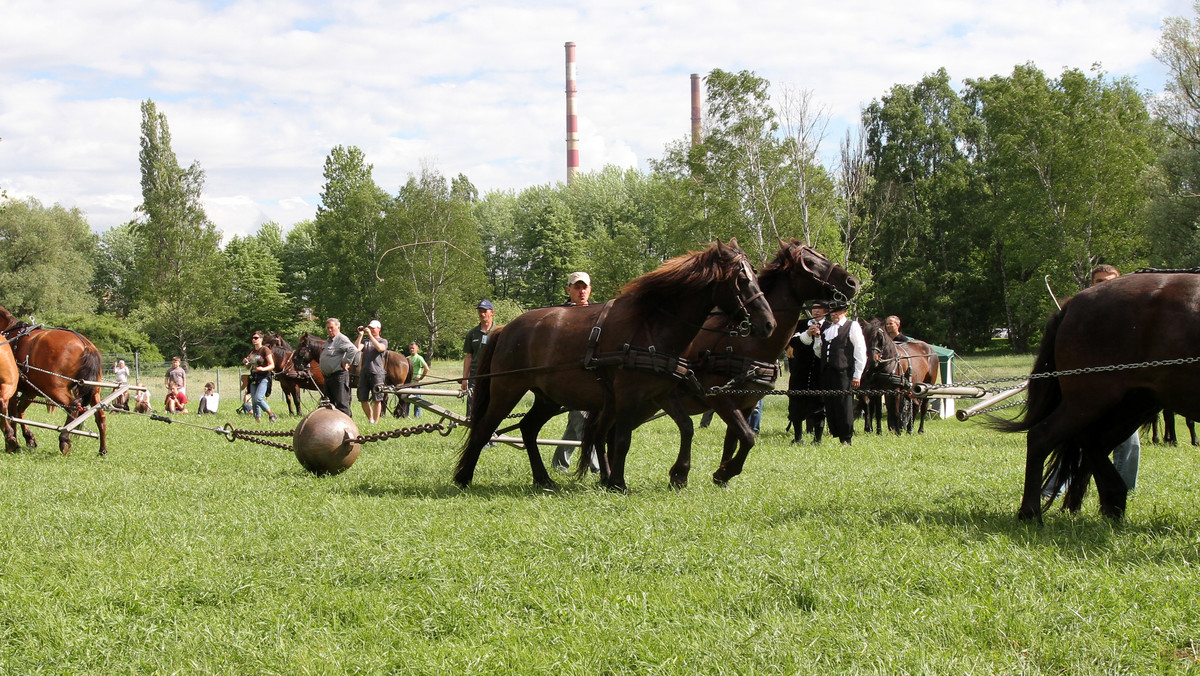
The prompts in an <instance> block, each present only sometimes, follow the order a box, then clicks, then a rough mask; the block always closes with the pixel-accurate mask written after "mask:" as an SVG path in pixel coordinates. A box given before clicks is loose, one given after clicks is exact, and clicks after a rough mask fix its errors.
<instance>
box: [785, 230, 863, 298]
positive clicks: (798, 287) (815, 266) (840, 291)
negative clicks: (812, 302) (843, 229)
mask: <svg viewBox="0 0 1200 676" xmlns="http://www.w3.org/2000/svg"><path fill="white" fill-rule="evenodd" d="M779 244H780V249H779V253H777V254H776V255H775V260H774V261H772V262H771V265H769V266H768V270H770V269H776V270H778V271H780V272H788V271H791V270H795V269H796V268H799V269H801V270H803V271H804V272H807V273H808V275H807V277H805V276H801V275H791V276H790V278H791V280H792V290H793V293H794V294H795V295H796V298H797V299H810V298H821V299H825V300H834V301H843V302H845V301H849V300H850V299H851V298H853V297H854V295H855V294H857V293H858V288H859V281H858V278H857V277H855V276H854V275H852V274H850V272H849V271H848V270H846V268H844V267H842V266H841V265H838V264H837V263H834V262H833V261H831V260H829V259H828V258H826V257H825V255H824V254H822V253H821V252H819V251H817V250H816V249H814V248H812V247H811V246H809V245H807V244H805V243H803V242H801V241H800V240H798V239H795V238H793V239H792V240H791V241H790V242H785V241H784V240H783V239H780V240H779Z"/></svg>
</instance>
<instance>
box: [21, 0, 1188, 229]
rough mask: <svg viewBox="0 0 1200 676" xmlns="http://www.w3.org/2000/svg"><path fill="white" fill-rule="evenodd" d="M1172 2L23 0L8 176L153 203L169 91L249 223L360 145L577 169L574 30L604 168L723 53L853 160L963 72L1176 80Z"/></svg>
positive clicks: (227, 195) (106, 213)
mask: <svg viewBox="0 0 1200 676" xmlns="http://www.w3.org/2000/svg"><path fill="white" fill-rule="evenodd" d="M1166 16H1188V17H1190V16H1192V6H1191V3H1190V2H1187V1H1186V0H1143V1H1142V2H1139V3H1130V2H1128V1H1127V0H1121V1H1115V0H1091V1H1088V2H1073V1H1060V2H1044V1H1033V0H1016V1H1014V2H1005V3H996V2H976V1H974V0H933V1H923V2H920V3H896V2H865V1H855V0H849V1H847V2H838V3H830V2H809V1H806V0H778V1H774V0H770V1H763V2H743V3H730V2H728V1H727V0H691V1H688V2H677V1H675V0H658V1H656V2H653V3H643V2H625V1H623V0H612V1H609V2H600V3H579V2H576V3H566V2H546V1H541V0H525V1H523V2H520V3H516V2H459V1H456V0H447V1H439V2H436V3H435V2H412V3H408V4H402V3H395V2H387V1H386V0H379V1H359V0H347V1H345V2H341V3H325V2H310V1H304V0H253V1H243V0H230V1H228V2H176V1H173V0H159V1H156V2H146V1H145V0H106V2H104V3H96V2H91V1H87V2H85V1H82V0H78V1H77V0H0V17H2V19H0V139H3V140H2V141H0V186H2V187H3V188H5V189H6V190H7V191H8V193H9V196H10V197H16V198H22V197H26V196H32V197H36V198H37V199H39V200H40V201H42V202H43V203H44V204H54V203H61V204H63V205H64V206H69V207H78V208H79V209H81V210H83V211H84V212H86V214H87V217H88V220H89V222H90V223H91V225H92V227H93V228H94V229H96V230H98V231H102V230H105V229H107V228H109V227H111V226H113V225H116V224H118V223H122V222H124V221H127V220H129V219H131V218H132V217H133V216H134V212H133V210H134V207H136V206H137V204H138V203H139V202H140V201H141V197H140V193H139V190H140V187H139V180H140V177H139V174H138V165H137V154H138V132H139V125H140V121H141V119H140V112H139V104H140V102H141V101H142V100H144V99H147V98H151V99H154V100H155V101H156V102H157V103H158V104H159V110H160V111H161V112H163V113H165V114H166V116H167V119H168V121H169V123H170V127H171V133H172V137H173V146H174V149H175V152H176V154H177V156H178V157H179V160H180V162H181V163H183V164H189V163H191V162H192V161H193V160H195V161H198V162H199V163H200V165H201V166H202V167H203V168H204V170H205V172H206V175H207V183H206V190H205V206H206V209H207V211H208V214H209V217H210V219H212V220H213V221H214V222H215V223H216V224H217V226H218V227H220V228H221V229H222V230H223V231H224V232H225V234H226V235H227V236H230V235H235V234H248V233H250V232H253V231H254V230H255V229H257V227H258V225H259V224H261V223H263V222H265V221H267V220H274V221H277V222H279V223H280V224H282V225H283V226H285V227H288V226H290V225H291V224H293V223H295V222H297V221H300V220H303V219H306V218H311V217H312V215H313V213H314V212H315V209H316V206H317V201H318V194H319V192H320V189H321V183H322V177H321V169H322V166H323V163H324V159H325V156H326V155H327V154H328V152H329V149H330V148H331V147H333V146H335V145H339V144H341V145H355V146H358V147H360V148H362V149H363V151H364V152H365V153H366V156H367V159H368V161H369V162H371V163H372V164H373V165H374V167H375V178H376V181H377V182H378V183H379V184H380V185H381V186H383V187H384V188H385V189H386V190H388V191H390V192H395V191H396V190H397V189H398V188H399V186H400V185H401V184H402V183H403V182H404V181H405V180H406V179H407V177H408V175H409V174H411V173H414V172H418V171H420V170H421V168H422V167H425V166H430V167H434V168H436V169H438V170H439V171H441V172H442V173H443V174H445V175H446V176H448V177H450V176H455V175H457V174H459V173H463V174H466V175H467V177H468V178H470V179H471V181H472V182H473V183H475V185H476V186H477V187H478V188H479V189H480V190H481V191H482V192H487V191H489V190H497V189H520V188H523V187H526V186H530V185H538V184H547V183H554V182H558V181H562V180H563V179H564V177H565V130H564V118H565V104H564V102H565V96H564V62H563V57H564V52H563V43H564V42H567V41H573V42H575V43H576V44H577V53H578V73H579V99H578V101H579V114H580V135H581V144H580V145H581V161H582V164H583V169H584V170H585V171H587V170H593V169H598V168H600V167H602V166H603V165H605V164H617V165H621V166H636V167H640V168H643V169H645V168H646V166H647V161H648V160H649V159H652V158H656V157H659V156H661V155H662V152H663V148H664V146H665V145H666V144H667V143H669V142H671V141H673V140H676V139H679V138H683V137H684V136H685V135H686V134H687V133H688V130H689V100H688V88H689V80H688V76H689V74H690V73H707V72H708V71H710V70H711V69H713V68H723V69H725V70H740V69H749V70H753V71H755V72H756V73H757V74H759V75H760V76H763V77H765V78H767V79H769V80H770V81H771V82H772V85H773V91H776V92H778V91H779V90H781V89H782V88H784V87H790V88H793V89H803V90H808V91H810V92H811V94H812V99H813V102H814V103H815V104H816V105H818V106H820V107H821V108H822V110H824V111H825V112H826V113H827V114H828V116H829V118H830V124H829V126H828V129H827V131H828V135H827V136H826V138H825V141H824V143H823V146H822V149H823V151H824V152H825V154H826V155H832V153H833V152H834V151H835V150H836V147H837V144H838V142H839V140H840V138H841V135H842V134H843V133H844V131H845V130H846V129H847V128H851V127H853V126H855V125H856V124H857V120H858V113H859V110H860V108H861V107H862V106H863V105H865V104H867V103H870V102H871V101H872V100H873V99H876V98H878V97H880V96H882V95H883V94H884V93H885V92H886V91H887V89H888V88H889V87H891V86H892V85H893V84H897V83H913V82H916V81H917V80H918V79H920V78H921V77H922V76H923V75H924V74H926V73H930V72H932V71H935V70H937V69H938V68H940V67H945V68H946V69H947V70H948V72H949V73H950V76H951V77H952V78H953V79H954V80H955V81H956V82H961V81H962V80H963V79H966V78H975V77H986V76H990V75H993V74H997V73H1000V74H1007V73H1009V72H1011V71H1012V68H1013V66H1015V65H1017V64H1020V63H1025V62H1027V61H1032V62H1034V63H1035V64H1036V65H1037V66H1038V67H1040V68H1041V69H1042V70H1043V71H1045V72H1046V73H1047V74H1049V75H1051V76H1057V75H1058V74H1059V73H1061V71H1062V70H1063V69H1064V68H1068V67H1071V68H1079V69H1081V70H1085V71H1087V70H1088V69H1090V68H1091V66H1092V64H1093V63H1097V62H1099V63H1100V64H1101V65H1102V67H1103V69H1104V70H1105V71H1106V72H1108V73H1109V74H1111V75H1114V76H1120V75H1128V76H1132V77H1135V78H1136V79H1137V81H1138V83H1139V85H1140V86H1141V87H1142V88H1144V89H1147V90H1149V91H1151V92H1158V91H1160V90H1161V88H1162V84H1163V79H1164V76H1165V74H1164V72H1163V69H1162V67H1161V66H1160V65H1159V64H1158V62H1157V61H1155V59H1154V57H1153V50H1154V48H1155V46H1156V45H1157V42H1158V39H1159V31H1160V26H1161V22H1162V19H1163V18H1164V17H1166Z"/></svg>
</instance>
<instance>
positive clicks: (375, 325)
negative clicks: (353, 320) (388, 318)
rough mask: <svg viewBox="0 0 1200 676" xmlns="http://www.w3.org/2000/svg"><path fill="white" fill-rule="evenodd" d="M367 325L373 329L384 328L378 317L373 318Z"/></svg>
mask: <svg viewBox="0 0 1200 676" xmlns="http://www.w3.org/2000/svg"><path fill="white" fill-rule="evenodd" d="M367 326H369V327H371V328H372V329H382V328H383V324H380V323H379V320H378V319H372V320H371V323H370V324H367Z"/></svg>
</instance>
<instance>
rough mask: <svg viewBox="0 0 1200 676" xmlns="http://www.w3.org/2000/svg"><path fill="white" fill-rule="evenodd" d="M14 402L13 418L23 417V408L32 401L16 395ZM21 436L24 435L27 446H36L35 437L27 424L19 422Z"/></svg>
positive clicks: (27, 406)
mask: <svg viewBox="0 0 1200 676" xmlns="http://www.w3.org/2000/svg"><path fill="white" fill-rule="evenodd" d="M16 402H17V403H16V405H15V406H14V407H13V414H12V415H13V417H14V418H24V417H25V409H27V408H29V405H30V404H31V403H33V400H31V399H26V398H25V397H23V396H19V395H18V396H17V399H16ZM21 436H23V437H25V445H26V446H27V447H29V448H37V439H36V438H34V436H33V432H31V431H29V426H28V425H26V424H24V423H21Z"/></svg>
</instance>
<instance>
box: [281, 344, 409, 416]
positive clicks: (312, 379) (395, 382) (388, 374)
mask: <svg viewBox="0 0 1200 676" xmlns="http://www.w3.org/2000/svg"><path fill="white" fill-rule="evenodd" d="M324 349H325V339H324V338H318V337H317V336H314V335H312V334H309V333H304V334H302V335H301V336H300V340H299V341H297V342H296V349H295V350H293V351H292V361H291V364H292V366H293V367H294V370H293V371H289V373H288V374H287V377H289V378H291V379H294V380H295V381H296V382H298V383H300V386H301V387H304V388H305V389H312V390H316V391H318V392H324V391H325V376H323V375H322V374H321V369H320V368H319V364H318V360H319V359H320V357H321V350H324ZM411 377H412V362H410V361H409V360H408V357H406V356H404V355H402V354H400V353H399V352H397V351H395V350H388V351H387V352H385V353H384V354H383V384H384V385H392V386H395V387H398V386H400V385H405V384H407V383H408V382H409V379H410V378H411ZM357 386H358V365H357V364H355V365H353V366H351V367H350V388H351V389H353V388H355V387H357ZM385 408H386V407H385Z"/></svg>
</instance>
